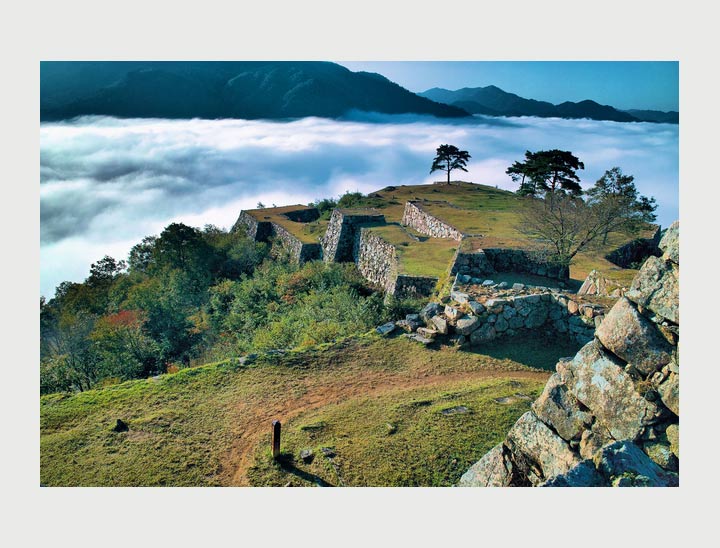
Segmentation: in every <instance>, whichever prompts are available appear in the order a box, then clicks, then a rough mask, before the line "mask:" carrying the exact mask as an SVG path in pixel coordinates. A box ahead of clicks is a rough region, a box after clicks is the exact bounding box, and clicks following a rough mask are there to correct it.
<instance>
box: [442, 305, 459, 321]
mask: <svg viewBox="0 0 720 548" xmlns="http://www.w3.org/2000/svg"><path fill="white" fill-rule="evenodd" d="M461 314H462V312H460V310H458V309H457V308H455V307H454V306H450V305H449V304H447V305H445V316H446V317H447V319H448V320H456V319H457V318H459V317H460V315H461Z"/></svg>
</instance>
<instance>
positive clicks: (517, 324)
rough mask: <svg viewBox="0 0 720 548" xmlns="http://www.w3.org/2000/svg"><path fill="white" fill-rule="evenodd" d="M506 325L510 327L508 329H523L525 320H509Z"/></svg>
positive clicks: (515, 318)
mask: <svg viewBox="0 0 720 548" xmlns="http://www.w3.org/2000/svg"><path fill="white" fill-rule="evenodd" d="M508 325H509V326H510V329H520V328H521V327H525V318H523V317H522V316H515V317H513V318H510V319H509V320H508Z"/></svg>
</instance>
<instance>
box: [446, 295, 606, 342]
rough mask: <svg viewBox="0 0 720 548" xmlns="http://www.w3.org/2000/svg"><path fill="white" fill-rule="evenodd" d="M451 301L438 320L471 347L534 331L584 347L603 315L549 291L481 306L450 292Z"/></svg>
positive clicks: (601, 309) (597, 308) (595, 307)
mask: <svg viewBox="0 0 720 548" xmlns="http://www.w3.org/2000/svg"><path fill="white" fill-rule="evenodd" d="M451 297H452V299H453V300H454V301H455V302H451V303H449V304H447V305H446V306H445V309H444V311H443V313H442V314H441V316H442V317H443V320H444V321H445V322H446V323H447V326H448V332H451V331H453V330H454V331H455V332H456V333H457V334H460V335H463V336H464V337H465V339H462V340H461V341H460V344H464V343H466V342H467V343H469V344H470V345H472V346H480V345H482V344H484V343H487V342H490V341H492V340H494V339H497V338H501V337H505V336H513V335H517V334H519V333H522V331H524V330H536V329H540V330H545V331H547V332H548V334H549V335H554V334H556V333H563V334H566V335H567V336H569V337H571V338H572V339H574V340H576V341H578V342H580V343H586V342H588V341H589V340H591V339H592V337H593V333H594V332H595V328H596V327H597V326H599V325H600V324H601V322H602V321H603V318H604V315H605V312H606V310H605V307H604V306H602V305H599V304H591V303H578V302H577V301H575V300H573V299H572V298H571V297H570V296H569V295H568V294H565V293H560V292H551V291H549V290H548V291H540V292H537V293H533V294H527V295H516V296H513V295H509V296H504V297H500V298H491V299H487V300H484V301H482V302H479V301H474V300H471V299H470V298H469V296H468V295H467V294H465V293H462V292H460V291H452V292H451Z"/></svg>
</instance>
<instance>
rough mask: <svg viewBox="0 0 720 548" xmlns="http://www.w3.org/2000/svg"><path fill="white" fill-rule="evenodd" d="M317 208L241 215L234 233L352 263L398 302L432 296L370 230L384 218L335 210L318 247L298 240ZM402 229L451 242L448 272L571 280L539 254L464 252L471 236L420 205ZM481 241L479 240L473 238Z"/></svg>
mask: <svg viewBox="0 0 720 548" xmlns="http://www.w3.org/2000/svg"><path fill="white" fill-rule="evenodd" d="M319 216H320V214H319V212H318V210H317V208H314V207H310V206H303V205H295V206H285V207H280V208H266V209H255V210H248V211H242V212H241V213H240V216H239V217H238V220H237V221H236V223H235V225H234V226H233V229H232V230H237V229H239V228H241V227H244V228H245V230H247V233H248V235H249V236H250V237H251V238H253V239H254V240H256V241H265V242H266V241H269V240H270V239H273V238H274V239H275V241H277V242H279V243H280V244H281V245H282V247H284V248H285V249H286V250H288V251H289V252H290V255H291V257H292V258H293V259H294V260H296V261H298V262H300V263H302V262H305V261H308V260H319V259H322V260H324V261H326V262H354V263H355V264H357V265H358V269H359V271H360V272H361V274H362V275H363V276H364V277H365V278H366V279H367V280H368V281H369V282H370V283H372V284H374V285H376V286H378V287H380V288H382V289H383V291H385V293H386V294H388V295H396V296H398V297H407V296H416V297H428V296H430V295H431V294H432V293H433V291H434V290H435V287H436V285H437V282H438V278H437V277H432V276H410V275H406V274H401V273H400V271H401V269H400V262H399V258H398V256H397V253H396V252H395V247H394V246H393V244H391V243H389V242H387V241H385V240H383V239H382V238H381V237H379V236H378V235H377V234H375V233H374V232H373V231H372V230H371V228H372V227H374V226H382V225H386V224H387V222H386V220H385V216H384V215H383V214H381V213H378V212H376V211H375V210H372V209H361V210H344V209H335V210H333V213H332V215H331V217H330V221H329V222H328V226H327V229H326V231H325V233H324V234H323V236H322V237H320V238H319V239H318V240H319V242H318V243H309V242H307V241H303V240H301V239H300V238H298V237H297V236H296V235H295V234H293V231H292V230H289V228H293V227H296V226H297V225H299V224H302V223H308V222H312V221H316V220H317V219H318V218H319ZM402 226H404V227H405V226H406V227H410V228H412V229H414V230H416V231H417V232H418V233H420V234H424V235H426V236H429V237H431V238H446V239H453V240H456V241H457V242H458V249H457V252H456V253H455V256H454V257H453V259H452V261H451V262H449V264H448V273H449V274H450V275H451V276H452V275H456V274H458V273H459V274H463V275H472V276H488V275H492V274H495V273H497V272H518V273H529V274H534V275H539V276H543V277H547V278H554V279H557V280H567V279H568V278H569V271H568V269H567V268H562V267H558V266H556V265H554V264H552V262H551V261H550V260H549V259H548V258H547V257H546V256H544V255H543V253H541V252H538V251H531V250H523V249H497V248H490V249H478V250H475V251H462V249H463V242H464V240H465V239H466V238H467V237H469V236H473V235H468V234H464V233H463V232H462V231H460V230H459V229H457V228H455V227H453V226H452V225H450V224H448V223H446V222H445V221H442V220H441V219H438V218H436V217H434V216H433V215H431V214H430V213H429V212H427V211H426V210H425V209H424V208H423V206H422V204H421V203H419V202H417V201H409V202H407V203H406V204H405V209H404V213H403V219H402ZM475 236H477V235H475Z"/></svg>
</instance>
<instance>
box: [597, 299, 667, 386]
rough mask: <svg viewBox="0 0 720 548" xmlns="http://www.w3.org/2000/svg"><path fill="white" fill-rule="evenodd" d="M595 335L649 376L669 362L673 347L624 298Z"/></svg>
mask: <svg viewBox="0 0 720 548" xmlns="http://www.w3.org/2000/svg"><path fill="white" fill-rule="evenodd" d="M606 319H607V321H606V322H603V323H602V324H601V325H600V327H598V328H597V329H596V330H595V336H596V337H597V338H598V339H599V340H600V342H601V343H602V345H603V346H604V347H605V348H607V349H608V350H610V351H611V352H612V353H613V354H615V355H616V356H618V357H620V358H621V359H623V360H625V361H626V362H628V363H631V364H632V365H633V367H635V368H636V369H638V370H640V371H641V372H643V373H645V374H646V375H649V374H650V373H654V372H655V371H657V370H658V369H660V368H661V367H662V366H663V365H665V364H667V363H669V362H670V357H671V353H672V346H671V345H670V343H669V342H668V341H667V340H666V339H665V337H663V336H662V334H661V333H660V331H658V329H657V328H656V326H655V325H654V324H653V323H652V322H651V321H650V320H648V319H647V318H645V316H643V315H642V314H640V312H638V310H637V308H636V307H635V305H634V304H633V303H631V302H630V301H629V300H627V299H626V298H625V297H622V298H621V299H620V300H618V302H617V303H616V304H615V306H613V307H612V309H611V310H610V312H609V313H608V315H607V316H606Z"/></svg>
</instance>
